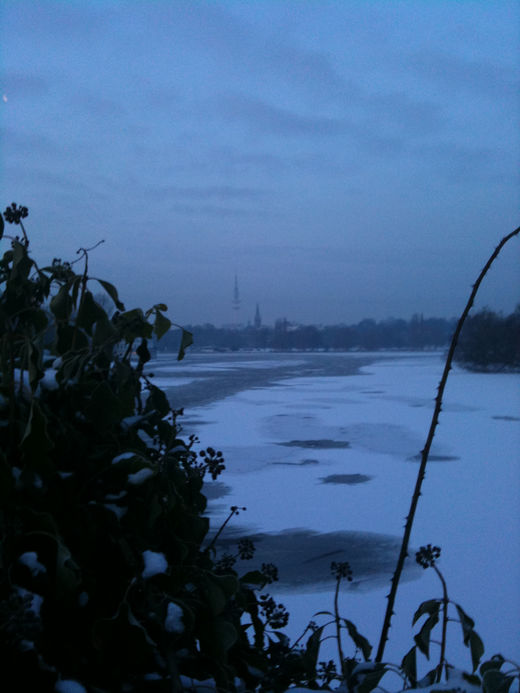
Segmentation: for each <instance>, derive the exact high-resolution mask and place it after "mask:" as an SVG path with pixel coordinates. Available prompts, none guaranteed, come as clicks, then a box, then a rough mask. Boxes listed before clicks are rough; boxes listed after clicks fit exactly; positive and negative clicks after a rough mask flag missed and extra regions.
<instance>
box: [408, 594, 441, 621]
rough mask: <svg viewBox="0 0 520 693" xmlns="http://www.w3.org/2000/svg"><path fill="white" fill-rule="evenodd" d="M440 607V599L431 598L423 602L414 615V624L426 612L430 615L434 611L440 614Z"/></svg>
mask: <svg viewBox="0 0 520 693" xmlns="http://www.w3.org/2000/svg"><path fill="white" fill-rule="evenodd" d="M440 608H441V600H440V599H429V600H428V601H426V602H423V603H422V604H421V605H420V606H419V608H418V609H417V611H416V612H415V614H414V615H413V621H412V626H413V625H415V624H416V623H417V621H418V620H419V619H420V618H421V616H424V614H429V615H430V616H431V615H432V614H434V613H437V614H438V613H439V609H440Z"/></svg>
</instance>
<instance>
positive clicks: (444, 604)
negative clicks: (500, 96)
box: [433, 565, 450, 683]
mask: <svg viewBox="0 0 520 693" xmlns="http://www.w3.org/2000/svg"><path fill="white" fill-rule="evenodd" d="M433 569H434V570H435V572H436V573H437V575H438V577H439V580H440V581H441V583H442V637H441V655H440V659H439V664H438V666H437V677H436V682H437V683H440V681H441V677H442V669H443V667H444V668H445V669H446V674H447V673H448V672H447V669H448V665H447V663H446V633H447V629H448V604H449V602H450V600H449V599H448V588H447V587H446V580H445V579H444V576H443V574H442V573H441V571H440V570H439V569H438V568H437V566H436V565H434V566H433Z"/></svg>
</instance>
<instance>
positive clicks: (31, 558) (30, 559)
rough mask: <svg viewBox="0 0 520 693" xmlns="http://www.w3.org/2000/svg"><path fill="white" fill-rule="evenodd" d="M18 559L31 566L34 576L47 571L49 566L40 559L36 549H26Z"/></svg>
mask: <svg viewBox="0 0 520 693" xmlns="http://www.w3.org/2000/svg"><path fill="white" fill-rule="evenodd" d="M18 560H19V561H20V563H22V564H23V565H25V566H27V567H28V568H29V570H30V571H31V574H32V575H33V576H34V575H39V574H40V573H46V572H47V568H46V567H45V566H44V565H43V563H40V561H39V560H38V554H37V553H36V551H26V552H25V553H22V555H21V556H19V557H18Z"/></svg>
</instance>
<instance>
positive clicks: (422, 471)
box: [376, 226, 520, 662]
mask: <svg viewBox="0 0 520 693" xmlns="http://www.w3.org/2000/svg"><path fill="white" fill-rule="evenodd" d="M519 233H520V226H519V227H518V228H517V229H515V230H514V231H512V232H511V233H509V234H508V235H507V236H504V238H502V240H501V241H500V243H499V244H498V245H497V247H496V248H495V250H494V251H493V253H492V254H491V256H490V258H489V259H488V261H487V262H486V264H485V265H484V267H483V269H482V270H481V272H480V274H479V276H478V278H477V281H476V282H475V283H474V284H473V288H472V290H471V294H470V296H469V299H468V302H467V304H466V307H465V308H464V311H463V312H462V315H461V316H460V318H459V321H458V323H457V327H456V328H455V332H454V333H453V337H452V338H451V344H450V348H449V351H448V355H447V357H446V363H445V365H444V370H443V373H442V377H441V380H440V382H439V386H438V389H437V396H436V398H435V408H434V411H433V415H432V420H431V424H430V429H429V431H428V435H427V437H426V443H425V445H424V448H423V449H422V450H421V463H420V465H419V471H418V472H417V481H416V483H415V488H414V492H413V495H412V500H411V503H410V510H409V512H408V515H407V517H406V523H405V527H404V534H403V539H402V543H401V549H400V552H399V556H398V559H397V564H396V568H395V571H394V574H393V575H392V580H391V588H390V592H389V594H388V602H387V606H386V612H385V618H384V621H383V627H382V630H381V638H380V640H379V647H378V649H377V655H376V662H380V661H381V660H382V659H383V655H384V652H385V646H386V642H387V640H388V631H389V630H390V625H391V622H392V616H393V614H394V606H395V599H396V596H397V588H398V586H399V581H400V579H401V574H402V572H403V567H404V562H405V560H406V557H407V556H408V544H409V542H410V535H411V533H412V526H413V521H414V518H415V511H416V510H417V504H418V502H419V496H420V495H421V487H422V483H423V481H424V477H425V475H426V464H427V462H428V456H429V454H430V448H431V446H432V443H433V438H434V436H435V429H436V428H437V424H438V422H439V414H440V412H441V408H442V398H443V395H444V389H445V387H446V382H447V380H448V375H449V372H450V370H451V364H452V361H453V356H454V354H455V348H456V346H457V342H458V339H459V335H460V332H461V330H462V326H463V325H464V322H465V320H466V318H467V316H468V313H469V311H470V310H471V307H472V306H473V302H474V300H475V296H476V295H477V292H478V290H479V288H480V285H481V283H482V280H483V279H484V277H485V276H486V274H487V272H488V271H489V268H490V267H491V265H492V264H493V262H494V261H495V260H496V258H497V256H498V254H499V253H500V251H501V250H502V248H503V247H504V245H505V244H506V243H507V242H508V241H509V240H511V238H513V237H514V236H517V235H518V234H519Z"/></svg>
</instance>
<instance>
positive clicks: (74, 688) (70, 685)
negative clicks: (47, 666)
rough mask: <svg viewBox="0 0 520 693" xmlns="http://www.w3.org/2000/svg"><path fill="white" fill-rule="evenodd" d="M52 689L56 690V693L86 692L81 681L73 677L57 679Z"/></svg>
mask: <svg viewBox="0 0 520 693" xmlns="http://www.w3.org/2000/svg"><path fill="white" fill-rule="evenodd" d="M54 690H55V691H57V693H87V689H86V688H85V686H82V685H81V683H78V682H77V681H74V680H73V679H61V680H60V681H57V682H56V685H55V686H54Z"/></svg>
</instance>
